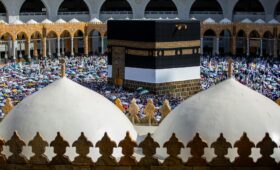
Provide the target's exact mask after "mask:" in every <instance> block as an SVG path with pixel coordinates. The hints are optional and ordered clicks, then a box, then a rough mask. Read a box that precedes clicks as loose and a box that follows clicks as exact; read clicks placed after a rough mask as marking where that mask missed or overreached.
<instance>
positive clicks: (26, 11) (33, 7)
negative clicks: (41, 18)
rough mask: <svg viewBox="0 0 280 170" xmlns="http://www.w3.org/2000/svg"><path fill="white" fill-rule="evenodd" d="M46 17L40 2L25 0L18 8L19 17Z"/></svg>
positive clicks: (44, 9) (44, 8)
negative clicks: (31, 15) (33, 15)
mask: <svg viewBox="0 0 280 170" xmlns="http://www.w3.org/2000/svg"><path fill="white" fill-rule="evenodd" d="M30 13H33V14H34V13H35V14H36V15H46V14H47V9H46V7H45V5H44V4H43V2H42V1H41V0H25V1H24V3H23V4H22V6H21V8H20V15H30Z"/></svg>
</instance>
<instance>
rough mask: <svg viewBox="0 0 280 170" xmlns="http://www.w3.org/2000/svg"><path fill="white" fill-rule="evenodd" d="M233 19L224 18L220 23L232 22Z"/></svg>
mask: <svg viewBox="0 0 280 170" xmlns="http://www.w3.org/2000/svg"><path fill="white" fill-rule="evenodd" d="M231 23H232V22H231V20H229V19H228V18H224V19H222V20H221V21H220V24H231Z"/></svg>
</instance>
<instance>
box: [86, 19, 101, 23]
mask: <svg viewBox="0 0 280 170" xmlns="http://www.w3.org/2000/svg"><path fill="white" fill-rule="evenodd" d="M89 22H90V23H93V24H102V22H101V21H100V20H99V19H98V18H93V19H91V20H90V21H89Z"/></svg>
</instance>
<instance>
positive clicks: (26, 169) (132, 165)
mask: <svg viewBox="0 0 280 170" xmlns="http://www.w3.org/2000/svg"><path fill="white" fill-rule="evenodd" d="M227 135H229V134H227ZM236 140H237V141H236V142H234V143H230V142H228V141H227V140H226V139H225V138H224V136H223V134H220V136H219V137H218V138H217V140H216V141H215V142H213V143H208V141H204V140H203V138H202V137H200V135H199V134H198V133H197V134H196V135H195V136H194V138H193V139H192V140H191V141H189V142H188V141H180V140H179V139H178V138H177V137H176V135H175V134H172V136H171V137H170V139H169V140H168V141H166V142H165V143H164V144H163V146H160V145H159V143H157V141H154V139H153V138H152V136H151V134H148V135H147V136H146V138H145V139H143V140H142V141H140V142H139V143H137V142H136V141H134V140H132V139H131V138H130V134H129V133H127V134H126V136H125V138H124V139H123V140H121V141H120V142H119V143H118V144H117V143H116V142H115V141H113V140H111V139H110V137H109V136H108V135H107V133H105V134H104V136H103V138H102V139H101V140H99V141H98V142H97V143H96V144H95V145H93V143H92V142H91V141H89V140H88V139H87V137H86V136H85V135H84V133H81V136H80V137H78V139H77V140H76V141H74V142H73V144H72V143H69V142H67V141H66V140H64V139H63V137H62V135H61V134H60V133H59V132H58V133H57V136H56V137H55V139H54V140H53V141H51V142H50V141H45V140H44V139H43V138H42V137H41V135H40V134H39V133H37V134H36V135H35V137H34V138H33V139H32V140H31V141H29V142H28V143H26V142H27V141H24V140H22V139H21V137H20V136H19V134H18V133H17V132H14V134H13V135H12V137H11V139H9V140H7V141H5V140H2V139H0V169H1V170H107V169H108V170H114V169H116V170H134V169H135V170H159V169H160V170H165V169H166V170H171V169H172V170H173V169H174V170H193V169H197V170H240V169H246V170H247V169H248V170H257V169H258V170H274V169H275V170H276V169H279V168H280V165H279V163H278V162H276V160H275V159H274V157H273V156H272V155H273V153H274V151H275V150H277V149H278V146H277V144H276V143H275V142H274V141H273V140H272V139H271V137H270V135H269V134H268V133H267V134H265V137H264V138H263V139H262V140H261V141H259V142H258V141H251V140H250V139H249V138H248V136H247V134H246V133H244V134H243V135H242V136H241V137H240V139H236ZM185 142H187V143H185ZM49 143H50V145H49ZM27 144H28V147H30V148H32V152H33V153H34V155H32V156H31V157H30V159H28V158H27V157H26V155H25V153H24V151H23V148H27V146H26V145H27ZM3 146H6V147H8V148H9V150H10V152H11V154H10V155H5V154H2V153H1V152H2V151H3ZM70 146H72V147H75V148H76V153H77V155H76V157H75V158H74V160H73V161H72V160H70V159H69V157H68V155H66V149H67V148H68V147H70ZM93 146H94V147H96V148H99V153H100V154H101V156H100V157H99V158H97V160H93V158H91V157H89V156H88V154H89V152H90V148H92V147H93ZM47 147H53V148H54V153H55V155H54V156H53V157H47V156H46V155H45V150H46V148H47ZM232 147H234V148H236V149H237V156H236V157H235V159H234V160H233V161H231V160H230V159H229V158H228V157H227V153H228V150H229V148H230V149H231V148H232ZM116 148H119V149H121V150H122V155H121V157H120V159H117V158H116V157H114V155H112V153H113V150H114V149H116ZM136 148H137V149H138V152H137V155H139V157H138V158H136V157H135V156H134V153H135V149H136ZM157 148H166V152H167V156H166V157H165V158H162V159H158V158H157V157H156V156H155V155H156V153H157ZM184 148H189V149H190V156H189V157H188V159H187V161H186V162H185V161H183V158H182V157H181V156H179V155H180V153H181V151H182V149H184ZM210 148H212V149H213V150H214V153H215V155H213V158H211V160H206V158H205V157H204V149H210ZM255 148H259V153H260V157H259V158H258V159H257V160H256V161H254V160H253V158H252V157H250V155H251V152H252V149H255ZM94 152H96V151H94ZM184 152H185V151H184Z"/></svg>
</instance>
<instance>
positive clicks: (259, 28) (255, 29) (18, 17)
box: [0, 0, 280, 59]
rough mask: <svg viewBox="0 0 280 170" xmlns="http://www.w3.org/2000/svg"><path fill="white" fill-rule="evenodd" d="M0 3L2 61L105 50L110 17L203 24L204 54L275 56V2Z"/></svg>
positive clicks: (278, 7)
mask: <svg viewBox="0 0 280 170" xmlns="http://www.w3.org/2000/svg"><path fill="white" fill-rule="evenodd" d="M210 1H211V2H209V0H207V1H206V0H189V1H187V0H135V1H134V0H127V1H126V0H57V1H51V0H2V1H1V2H0V20H1V22H0V27H1V31H0V36H1V45H0V52H1V59H5V58H14V59H16V58H21V57H26V58H28V57H34V58H35V57H37V56H38V57H47V56H61V55H67V56H73V55H91V54H101V53H104V52H106V46H107V40H106V38H107V30H106V29H107V28H106V21H107V20H108V19H150V18H152V19H172V20H173V19H182V20H188V19H193V20H199V21H201V28H202V29H201V49H202V50H201V52H202V54H221V55H229V54H233V55H235V54H237V55H247V56H249V55H257V56H271V57H278V56H279V53H280V50H279V49H280V47H279V45H280V43H279V38H280V36H279V35H280V34H279V26H280V24H279V19H280V3H279V2H278V0H269V1H266V0H244V1H242V0H210Z"/></svg>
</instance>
